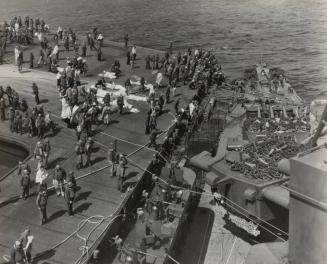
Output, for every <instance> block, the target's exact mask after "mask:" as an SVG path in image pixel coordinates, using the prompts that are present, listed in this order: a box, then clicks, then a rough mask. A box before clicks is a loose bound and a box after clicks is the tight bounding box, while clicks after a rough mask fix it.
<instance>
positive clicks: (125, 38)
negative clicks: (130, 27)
mask: <svg viewBox="0 0 327 264" xmlns="http://www.w3.org/2000/svg"><path fill="white" fill-rule="evenodd" d="M128 40H129V38H128V34H126V35H125V37H124V43H125V49H126V48H127V47H128Z"/></svg>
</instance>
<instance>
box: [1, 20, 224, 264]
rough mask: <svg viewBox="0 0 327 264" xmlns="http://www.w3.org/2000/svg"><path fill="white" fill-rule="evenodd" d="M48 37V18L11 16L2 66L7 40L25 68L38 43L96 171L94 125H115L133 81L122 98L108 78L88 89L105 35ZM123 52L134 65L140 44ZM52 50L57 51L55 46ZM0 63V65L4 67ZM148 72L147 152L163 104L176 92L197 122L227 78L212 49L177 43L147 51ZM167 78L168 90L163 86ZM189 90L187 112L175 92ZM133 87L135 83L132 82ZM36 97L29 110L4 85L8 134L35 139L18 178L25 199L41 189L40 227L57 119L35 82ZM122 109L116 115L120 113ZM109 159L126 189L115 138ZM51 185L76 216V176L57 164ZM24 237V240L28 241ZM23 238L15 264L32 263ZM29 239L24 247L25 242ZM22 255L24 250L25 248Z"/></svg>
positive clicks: (81, 158)
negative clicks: (204, 103) (92, 60)
mask: <svg viewBox="0 0 327 264" xmlns="http://www.w3.org/2000/svg"><path fill="white" fill-rule="evenodd" d="M52 35H53V36H52V39H48V38H49V36H50V32H49V26H48V25H47V24H46V23H45V21H44V20H40V19H35V20H34V19H32V18H29V17H26V18H25V19H22V18H21V17H18V18H16V17H15V18H14V19H12V20H11V21H10V23H6V22H5V23H4V24H3V27H2V38H1V54H2V55H1V56H2V57H1V61H2V58H3V54H4V52H5V51H6V49H7V44H8V43H16V44H17V46H16V47H15V62H16V63H17V65H18V67H19V71H21V70H22V63H23V61H24V58H23V49H22V48H21V46H20V45H31V44H33V43H34V42H35V38H37V39H38V42H39V45H40V52H39V58H38V60H37V67H41V66H42V65H48V68H49V71H51V72H54V73H56V74H57V75H56V80H57V82H56V86H57V88H58V94H59V97H60V100H61V106H62V111H61V115H60V117H61V119H62V120H63V121H64V122H65V123H66V124H67V127H68V128H71V129H74V130H75V131H76V144H75V149H74V151H75V154H76V169H82V168H84V167H89V166H92V159H91V154H92V152H93V151H92V150H93V146H94V143H95V140H94V139H93V136H94V130H93V129H92V126H93V125H99V124H100V123H103V124H104V125H106V126H109V125H110V120H111V119H112V116H113V114H114V113H115V112H118V113H119V114H124V112H125V111H128V110H127V109H126V108H125V104H126V102H127V98H126V97H127V96H128V94H129V93H131V90H132V88H133V85H134V84H132V81H131V78H127V79H126V80H125V82H124V86H125V89H126V93H125V94H123V93H121V94H119V95H118V96H111V93H110V85H111V82H110V81H108V80H106V78H105V77H102V78H100V79H98V80H97V81H96V82H95V83H94V85H92V86H91V87H90V88H88V89H87V88H86V87H85V86H84V85H83V84H82V80H81V77H82V76H85V75H86V74H87V70H88V69H87V63H86V59H85V57H86V56H87V54H86V53H87V49H89V50H90V51H96V56H97V60H98V61H101V60H102V59H103V46H104V37H103V35H102V34H101V33H100V32H99V31H98V29H97V28H94V29H93V30H92V31H91V32H90V33H87V34H86V36H85V38H84V41H82V43H80V41H79V40H78V38H77V35H76V33H75V32H74V31H73V30H72V29H71V28H69V29H67V30H65V29H63V28H62V27H58V29H57V31H56V32H55V33H54V34H52ZM124 42H125V50H126V65H129V66H130V67H131V70H132V69H133V68H134V66H135V63H136V58H137V52H136V46H129V37H128V35H126V36H125V37H124ZM51 45H53V47H52V46H51ZM61 46H63V47H64V49H65V51H69V50H70V47H73V52H74V54H73V56H71V58H68V59H67V60H66V65H65V66H64V67H60V65H59V59H60V47H61ZM1 61H0V62H1ZM121 63H122V62H121V61H119V60H115V61H114V63H113V64H112V66H111V68H110V71H111V72H112V73H114V74H115V76H116V77H119V75H120V73H121V71H122V70H121V65H120V64H121ZM34 67H35V64H34V54H33V53H30V68H34ZM145 69H146V70H149V71H151V70H156V71H157V78H156V82H155V83H154V84H153V85H150V86H147V84H148V83H147V81H146V80H145V78H144V77H140V79H139V83H138V86H137V91H136V93H138V94H140V95H143V96H146V97H147V99H148V100H147V102H148V111H147V112H146V118H145V120H146V122H145V134H149V144H148V147H153V148H156V147H157V143H156V139H157V136H158V135H159V134H160V133H161V131H160V130H159V129H158V127H157V119H158V117H159V116H160V115H162V114H163V113H164V111H163V109H164V106H165V105H168V104H170V103H171V94H172V97H173V98H174V99H175V100H174V101H175V103H174V109H175V115H176V118H178V117H179V116H180V115H184V116H185V115H186V117H187V119H188V120H189V121H190V122H192V121H193V120H194V119H196V118H197V116H198V114H199V113H198V111H199V101H200V98H203V97H204V96H205V95H206V94H208V93H209V92H210V91H209V90H210V88H211V87H212V86H219V85H221V84H222V83H223V82H224V81H225V77H224V74H223V72H222V70H221V66H220V65H219V63H218V60H217V58H216V57H215V55H214V53H213V52H212V51H210V50H202V49H195V50H192V49H191V48H189V49H188V50H186V51H185V52H181V51H178V52H177V53H173V50H172V44H170V47H169V49H168V50H167V51H166V52H165V54H163V55H160V54H148V55H147V56H146V57H145ZM164 77H165V78H166V80H167V85H166V84H165V81H163V79H164ZM183 85H184V86H185V85H187V86H188V87H189V89H192V90H194V91H195V95H194V97H193V99H192V102H191V103H190V104H189V105H188V109H187V110H184V109H183V108H180V106H179V104H180V98H176V97H177V92H176V91H177V90H178V87H180V86H183ZM134 86H135V85H134ZM99 89H101V90H106V91H108V92H107V93H106V95H105V96H104V98H103V99H102V102H101V103H100V102H99V98H98V96H97V91H98V90H99ZM31 92H32V94H33V95H34V100H35V106H34V107H33V108H30V107H29V105H28V104H27V101H26V99H25V98H21V99H20V96H19V94H18V93H17V92H16V91H15V89H14V88H11V87H10V86H7V87H6V88H5V89H4V88H3V87H1V86H0V118H1V120H2V121H4V120H6V119H8V121H9V122H8V123H9V129H10V131H11V132H12V133H19V134H25V133H26V134H28V135H29V136H30V137H35V136H37V137H38V141H37V143H36V147H35V151H34V154H33V157H34V160H36V162H37V166H36V175H35V180H33V181H32V180H31V173H32V170H31V168H30V166H29V164H28V162H20V164H19V168H18V174H19V176H20V177H21V181H20V184H21V187H22V193H21V198H23V199H27V198H28V197H29V195H30V188H31V187H32V185H33V184H37V185H38V191H37V200H36V204H37V207H38V209H39V210H40V218H41V220H40V223H41V224H45V223H46V222H47V220H48V218H47V212H46V208H47V198H48V192H47V190H48V186H47V183H49V181H48V180H47V179H48V178H49V173H48V171H47V169H48V166H49V156H51V155H50V154H51V152H50V150H51V145H50V140H49V138H48V136H49V135H50V132H51V134H52V135H55V134H56V128H57V124H55V122H53V121H52V118H51V113H50V112H47V111H45V110H44V107H43V105H42V101H41V100H40V98H39V88H38V86H37V84H36V83H33V85H32V87H31ZM115 105H117V110H116V109H115V107H114V106H115ZM107 155H108V156H107V160H108V163H109V165H110V170H111V176H112V177H116V178H117V188H118V189H119V190H120V191H124V190H125V186H124V183H125V180H126V169H127V166H128V159H127V154H126V153H124V152H119V151H118V147H117V142H116V141H113V142H112V143H111V144H110V145H109V146H108V154H107ZM52 184H53V186H54V188H55V191H56V194H57V196H63V197H64V198H65V200H66V203H67V212H68V214H69V215H73V214H74V210H73V203H74V198H75V194H76V191H77V189H78V188H77V185H76V179H75V177H74V171H70V172H69V173H66V171H65V169H64V168H63V167H62V165H61V164H60V163H58V164H55V169H54V173H53V177H52ZM25 240H26V239H25ZM25 240H21V239H19V240H17V241H16V243H15V245H14V247H13V252H12V263H15V264H17V263H30V258H28V257H27V254H24V255H22V254H21V252H22V248H23V247H26V243H27V242H26V241H25ZM24 241H25V242H24ZM25 252H27V251H26V250H25Z"/></svg>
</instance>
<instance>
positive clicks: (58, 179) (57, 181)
mask: <svg viewBox="0 0 327 264" xmlns="http://www.w3.org/2000/svg"><path fill="white" fill-rule="evenodd" d="M52 182H53V186H54V187H55V190H56V193H57V196H60V195H61V196H64V184H65V182H66V171H65V170H64V169H63V168H62V167H61V166H60V165H59V164H58V165H57V166H56V167H55V169H54V175H53V181H52Z"/></svg>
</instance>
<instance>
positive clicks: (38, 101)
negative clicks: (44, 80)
mask: <svg viewBox="0 0 327 264" xmlns="http://www.w3.org/2000/svg"><path fill="white" fill-rule="evenodd" d="M32 91H33V94H34V96H35V103H36V104H40V98H39V88H38V87H37V86H36V83H33V85H32Z"/></svg>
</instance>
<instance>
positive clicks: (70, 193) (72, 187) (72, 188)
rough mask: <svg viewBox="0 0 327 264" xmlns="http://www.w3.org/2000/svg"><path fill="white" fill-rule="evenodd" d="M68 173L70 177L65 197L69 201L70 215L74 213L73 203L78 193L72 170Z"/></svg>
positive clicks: (68, 209)
mask: <svg viewBox="0 0 327 264" xmlns="http://www.w3.org/2000/svg"><path fill="white" fill-rule="evenodd" d="M68 175H69V177H68V182H67V185H66V190H65V199H66V202H67V211H68V215H74V209H73V203H74V200H75V194H76V180H75V177H74V173H73V172H72V171H70V172H69V174H68Z"/></svg>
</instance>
